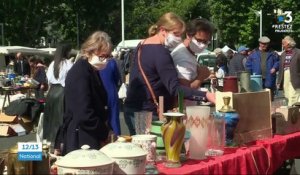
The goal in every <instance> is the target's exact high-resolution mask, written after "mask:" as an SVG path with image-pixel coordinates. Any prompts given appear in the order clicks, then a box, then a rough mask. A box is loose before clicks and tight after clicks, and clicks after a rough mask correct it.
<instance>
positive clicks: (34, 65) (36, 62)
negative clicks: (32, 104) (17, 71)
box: [29, 57, 48, 99]
mask: <svg viewBox="0 0 300 175" xmlns="http://www.w3.org/2000/svg"><path fill="white" fill-rule="evenodd" d="M29 64H30V67H31V78H32V79H34V80H35V81H36V82H37V83H38V84H37V87H36V89H35V98H36V99H44V98H45V96H44V93H45V91H47V90H48V80H47V76H46V71H45V69H46V66H45V65H44V64H43V61H42V60H41V59H40V58H36V57H32V58H30V60H29Z"/></svg>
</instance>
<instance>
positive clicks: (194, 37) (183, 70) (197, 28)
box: [171, 18, 214, 89]
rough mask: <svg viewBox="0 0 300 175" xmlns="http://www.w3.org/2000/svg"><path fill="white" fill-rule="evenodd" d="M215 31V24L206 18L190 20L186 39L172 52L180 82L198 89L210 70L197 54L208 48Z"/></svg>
mask: <svg viewBox="0 0 300 175" xmlns="http://www.w3.org/2000/svg"><path fill="white" fill-rule="evenodd" d="M213 32H214V27H213V25H212V24H211V23H210V22H209V21H208V20H207V19H204V18H197V19H194V20H192V21H190V22H189V23H188V24H187V26H186V39H185V40H184V41H183V43H181V44H179V45H178V46H177V47H176V48H175V49H174V50H173V51H172V53H171V55H172V58H173V60H174V64H175V66H176V70H177V72H178V78H179V81H180V84H182V85H185V86H188V87H191V88H194V89H198V88H199V87H200V85H201V83H202V81H203V80H204V79H206V78H207V77H208V76H209V74H210V72H209V70H208V69H207V67H203V66H201V67H200V66H199V65H198V63H197V60H196V55H197V54H199V53H201V52H202V51H203V50H205V49H206V48H207V45H208V44H209V43H210V38H211V36H212V34H213Z"/></svg>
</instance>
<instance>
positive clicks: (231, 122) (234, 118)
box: [224, 112, 239, 146]
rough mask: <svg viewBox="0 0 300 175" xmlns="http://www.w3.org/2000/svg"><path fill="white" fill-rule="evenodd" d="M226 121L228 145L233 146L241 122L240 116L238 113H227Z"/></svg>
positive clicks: (225, 114) (225, 115)
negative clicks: (235, 133) (237, 127)
mask: <svg viewBox="0 0 300 175" xmlns="http://www.w3.org/2000/svg"><path fill="white" fill-rule="evenodd" d="M224 119H225V131H226V145H227V146H233V145H234V142H233V138H234V132H235V128H236V126H237V124H238V122H239V115H238V113H237V112H227V113H224Z"/></svg>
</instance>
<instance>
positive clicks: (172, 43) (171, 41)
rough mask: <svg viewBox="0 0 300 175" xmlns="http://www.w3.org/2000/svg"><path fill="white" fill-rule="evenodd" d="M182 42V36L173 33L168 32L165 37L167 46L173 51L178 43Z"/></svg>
mask: <svg viewBox="0 0 300 175" xmlns="http://www.w3.org/2000/svg"><path fill="white" fill-rule="evenodd" d="M181 42H182V39H181V37H178V36H175V35H174V34H172V33H168V35H167V37H166V39H165V46H166V47H167V48H168V49H169V50H170V51H172V50H173V49H174V48H175V47H176V46H178V44H180V43H181Z"/></svg>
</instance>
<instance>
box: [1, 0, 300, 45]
mask: <svg viewBox="0 0 300 175" xmlns="http://www.w3.org/2000/svg"><path fill="white" fill-rule="evenodd" d="M124 4H125V7H124V13H125V39H137V38H145V37H147V36H148V33H147V30H148V28H149V27H150V25H152V24H154V23H155V22H156V21H157V20H158V18H159V17H160V16H161V15H162V14H164V13H165V12H169V11H173V12H175V13H176V14H178V15H179V16H181V17H182V18H183V19H184V20H186V21H187V20H189V19H193V18H196V17H199V16H201V17H204V18H208V19H209V20H211V21H212V22H213V23H214V24H215V26H216V28H217V29H218V31H217V40H216V42H215V43H214V44H215V45H214V46H219V47H222V46H224V45H229V46H231V47H237V46H239V45H241V44H246V45H248V46H250V47H252V48H254V47H256V46H257V39H258V37H259V25H260V24H259V16H257V15H256V14H255V12H257V11H259V10H262V11H263V13H262V17H263V25H262V26H263V35H267V36H269V37H270V38H271V40H272V42H273V44H274V45H273V46H274V48H276V49H280V45H281V44H280V42H281V39H282V37H283V36H284V35H287V34H290V35H292V36H293V37H294V38H295V39H296V40H297V41H299V39H298V38H299V36H300V35H299V34H300V12H298V9H299V6H300V1H297V0H284V1H283V0H263V1H261V0H239V1H237V0H201V1H199V0H134V1H132V0H124ZM274 9H282V10H283V11H292V17H293V21H292V23H291V24H292V25H293V30H294V32H293V33H277V32H274V28H272V25H274V24H277V23H278V21H277V16H276V14H274ZM0 23H3V25H4V38H5V45H8V44H10V45H24V46H32V47H41V46H42V45H41V41H40V40H41V37H45V39H46V43H47V46H48V45H49V46H55V43H57V42H60V41H66V40H67V41H70V42H71V43H73V45H74V47H77V46H78V47H79V46H80V44H81V43H82V42H83V41H84V39H85V38H86V37H87V36H88V35H89V34H90V33H91V32H93V31H95V30H103V31H106V32H107V33H109V35H110V36H111V37H112V40H113V43H114V44H117V43H118V42H120V40H121V0H115V1H107V0H65V1H61V0H50V1H49V0H2V1H1V2H0Z"/></svg>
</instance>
